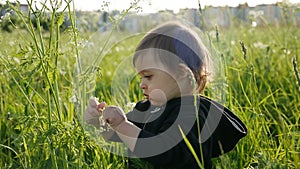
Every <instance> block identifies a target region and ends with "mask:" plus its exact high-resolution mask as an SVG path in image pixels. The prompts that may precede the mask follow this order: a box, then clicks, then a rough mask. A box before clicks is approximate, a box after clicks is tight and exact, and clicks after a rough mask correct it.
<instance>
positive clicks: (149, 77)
mask: <svg viewBox="0 0 300 169" xmlns="http://www.w3.org/2000/svg"><path fill="white" fill-rule="evenodd" d="M151 77H152V75H145V76H144V78H146V79H148V80H149V79H151Z"/></svg>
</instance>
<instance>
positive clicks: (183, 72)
mask: <svg viewBox="0 0 300 169" xmlns="http://www.w3.org/2000/svg"><path fill="white" fill-rule="evenodd" d="M178 67H179V71H178V72H179V73H178V78H185V77H187V76H188V75H189V72H190V69H189V67H188V66H186V65H185V64H183V63H179V64H178Z"/></svg>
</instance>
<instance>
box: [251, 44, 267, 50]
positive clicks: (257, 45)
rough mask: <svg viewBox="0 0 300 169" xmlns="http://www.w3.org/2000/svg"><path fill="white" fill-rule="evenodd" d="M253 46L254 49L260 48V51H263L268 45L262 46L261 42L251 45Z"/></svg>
mask: <svg viewBox="0 0 300 169" xmlns="http://www.w3.org/2000/svg"><path fill="white" fill-rule="evenodd" d="M253 46H254V47H255V48H260V49H264V48H267V47H268V45H266V44H263V43H262V42H255V43H253Z"/></svg>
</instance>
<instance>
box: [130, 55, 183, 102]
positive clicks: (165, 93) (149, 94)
mask: <svg viewBox="0 0 300 169" xmlns="http://www.w3.org/2000/svg"><path fill="white" fill-rule="evenodd" d="M135 67H136V69H137V71H138V72H139V75H140V76H141V84H140V87H141V89H142V90H143V93H144V96H145V97H146V99H148V100H149V101H150V102H151V104H152V105H156V106H161V105H163V104H165V103H166V102H167V101H168V100H170V99H173V98H176V97H180V95H181V94H180V89H179V87H178V84H177V82H176V80H175V79H174V78H173V77H172V76H173V75H172V74H171V73H170V71H169V70H168V69H167V68H166V66H164V65H163V64H162V63H161V62H159V61H157V60H155V59H153V57H151V56H148V57H147V56H143V57H138V58H137V59H136V61H135Z"/></svg>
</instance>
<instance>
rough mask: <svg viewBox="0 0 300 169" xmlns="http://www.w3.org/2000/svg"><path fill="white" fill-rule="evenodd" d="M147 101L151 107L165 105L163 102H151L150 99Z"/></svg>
mask: <svg viewBox="0 0 300 169" xmlns="http://www.w3.org/2000/svg"><path fill="white" fill-rule="evenodd" d="M149 101H150V103H151V105H153V106H162V105H164V104H165V103H166V102H164V101H155V100H152V99H150V100H149Z"/></svg>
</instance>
